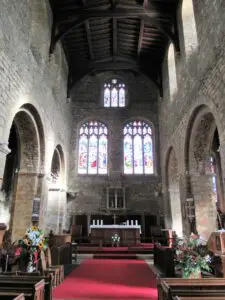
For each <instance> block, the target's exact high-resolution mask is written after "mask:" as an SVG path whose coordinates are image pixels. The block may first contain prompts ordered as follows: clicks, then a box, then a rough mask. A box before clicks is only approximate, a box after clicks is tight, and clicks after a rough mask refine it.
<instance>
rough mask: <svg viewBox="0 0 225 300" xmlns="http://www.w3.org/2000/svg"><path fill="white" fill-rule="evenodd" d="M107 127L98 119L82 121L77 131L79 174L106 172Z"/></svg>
mask: <svg viewBox="0 0 225 300" xmlns="http://www.w3.org/2000/svg"><path fill="white" fill-rule="evenodd" d="M107 148H108V129H107V127H106V126H105V125H104V124H102V123H101V122H98V121H91V122H87V123H84V124H83V125H82V126H81V128H80V132H79V160H78V173H79V174H107V164H108V162H107V153H108V151H107Z"/></svg>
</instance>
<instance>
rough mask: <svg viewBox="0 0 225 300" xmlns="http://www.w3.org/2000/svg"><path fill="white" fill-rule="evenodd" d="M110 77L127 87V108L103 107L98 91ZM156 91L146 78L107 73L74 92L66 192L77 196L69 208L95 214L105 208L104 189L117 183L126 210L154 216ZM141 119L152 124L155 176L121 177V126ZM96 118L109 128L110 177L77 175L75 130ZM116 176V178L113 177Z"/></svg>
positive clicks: (95, 77)
mask: <svg viewBox="0 0 225 300" xmlns="http://www.w3.org/2000/svg"><path fill="white" fill-rule="evenodd" d="M109 76H115V77H116V76H120V78H122V79H123V80H124V82H125V83H126V85H127V88H128V93H129V94H128V106H127V107H126V108H104V107H102V104H101V103H102V101H101V100H102V99H101V91H102V89H101V88H102V87H103V84H104V82H105V80H106V79H107V78H108V77H109ZM156 99H157V91H156V89H155V86H154V85H153V84H152V83H151V82H150V81H149V80H148V79H146V78H145V77H142V76H135V75H133V74H132V73H129V72H128V73H126V72H120V73H117V74H116V75H115V74H114V75H113V74H111V73H110V72H106V73H101V74H98V75H95V76H87V77H85V78H84V79H83V80H82V81H81V82H80V83H79V84H77V85H76V86H75V88H74V90H73V109H72V113H73V116H74V117H73V133H72V138H71V161H70V171H71V173H70V178H69V190H70V191H71V192H73V193H74V192H75V193H76V197H75V199H74V201H73V202H72V203H71V207H72V208H71V209H72V211H73V212H74V213H78V214H91V213H92V214H94V213H99V212H101V209H104V208H105V207H106V195H105V192H104V190H105V189H106V188H107V187H108V186H111V185H112V184H113V183H112V182H113V181H119V182H120V183H122V186H123V187H126V188H127V189H128V194H127V197H128V199H127V208H128V209H129V211H130V212H133V213H140V214H142V213H148V214H153V215H156V214H157V213H158V210H159V205H158V198H157V197H156V196H155V193H154V191H155V190H157V189H158V183H159V176H158V174H159V160H158V149H159V145H158V117H157V102H156ZM133 117H134V118H138V117H140V118H144V119H145V120H147V121H150V122H152V124H153V126H154V128H153V129H154V137H155V153H154V155H155V158H156V159H155V163H156V164H155V170H156V174H155V175H150V176H141V175H139V176H138V175H136V176H124V175H123V139H122V138H123V131H122V129H123V125H124V124H125V122H126V121H128V120H129V119H131V118H133ZM89 119H97V120H101V121H102V122H104V123H105V124H106V125H107V126H108V128H109V176H104V175H98V176H96V175H94V176H91V175H78V173H77V169H78V165H77V163H78V162H77V159H78V132H79V131H78V130H79V126H80V124H82V122H84V121H85V120H89ZM115 177H116V178H115Z"/></svg>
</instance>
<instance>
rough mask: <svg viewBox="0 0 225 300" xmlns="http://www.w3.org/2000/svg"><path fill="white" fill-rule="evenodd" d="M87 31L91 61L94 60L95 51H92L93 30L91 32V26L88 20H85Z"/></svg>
mask: <svg viewBox="0 0 225 300" xmlns="http://www.w3.org/2000/svg"><path fill="white" fill-rule="evenodd" d="M85 30H86V35H87V41H88V48H89V56H90V59H91V60H93V59H94V54H93V49H92V42H91V30H90V24H89V21H88V20H85Z"/></svg>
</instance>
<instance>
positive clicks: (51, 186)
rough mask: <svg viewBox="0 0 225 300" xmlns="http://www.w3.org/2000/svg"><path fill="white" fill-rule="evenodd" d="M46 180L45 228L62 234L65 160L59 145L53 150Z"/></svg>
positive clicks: (64, 204) (64, 201)
mask: <svg viewBox="0 0 225 300" xmlns="http://www.w3.org/2000/svg"><path fill="white" fill-rule="evenodd" d="M47 180H48V200H47V207H46V216H45V220H46V221H45V227H46V228H48V230H52V231H53V232H54V233H62V231H63V229H65V222H66V219H65V218H66V190H65V158H64V153H63V150H62V147H61V145H57V146H56V148H55V149H54V152H53V155H52V161H51V171H50V174H49V176H48V178H47Z"/></svg>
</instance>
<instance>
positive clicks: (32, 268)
mask: <svg viewBox="0 0 225 300" xmlns="http://www.w3.org/2000/svg"><path fill="white" fill-rule="evenodd" d="M34 271H36V265H35V262H34V258H33V252H30V253H29V258H28V264H27V272H28V273H32V272H34Z"/></svg>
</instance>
